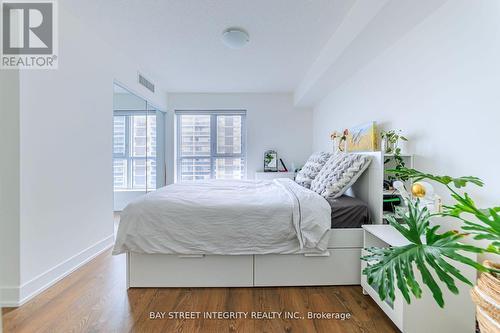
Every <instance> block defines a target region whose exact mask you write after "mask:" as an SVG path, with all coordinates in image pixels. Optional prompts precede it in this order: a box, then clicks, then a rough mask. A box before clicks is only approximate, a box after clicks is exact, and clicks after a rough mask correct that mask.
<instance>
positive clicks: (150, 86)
mask: <svg viewBox="0 0 500 333" xmlns="http://www.w3.org/2000/svg"><path fill="white" fill-rule="evenodd" d="M139 83H140V84H141V85H142V86H144V87H145V88H146V89H147V90H149V91H151V92H152V93H154V92H155V85H154V84H153V82H151V81H149V80H148V79H146V78H145V77H144V76H143V75H142V74H141V73H139Z"/></svg>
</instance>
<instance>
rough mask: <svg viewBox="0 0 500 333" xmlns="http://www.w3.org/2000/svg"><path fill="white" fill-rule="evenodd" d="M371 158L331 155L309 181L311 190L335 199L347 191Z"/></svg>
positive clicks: (357, 155)
mask: <svg viewBox="0 0 500 333" xmlns="http://www.w3.org/2000/svg"><path fill="white" fill-rule="evenodd" d="M370 162H371V158H370V156H366V155H359V154H345V153H344V154H338V155H335V156H332V157H330V158H329V159H328V161H327V162H326V163H325V166H324V167H323V169H321V171H320V172H319V173H318V175H317V176H316V178H315V179H314V180H313V181H312V182H311V190H313V191H314V192H316V193H318V194H320V195H321V196H323V197H324V198H325V199H335V198H338V197H340V196H341V195H342V194H344V192H345V191H347V190H348V189H349V188H350V187H351V186H352V184H354V183H355V182H356V180H357V179H358V178H359V176H361V175H362V174H363V172H364V171H365V170H366V168H368V165H370Z"/></svg>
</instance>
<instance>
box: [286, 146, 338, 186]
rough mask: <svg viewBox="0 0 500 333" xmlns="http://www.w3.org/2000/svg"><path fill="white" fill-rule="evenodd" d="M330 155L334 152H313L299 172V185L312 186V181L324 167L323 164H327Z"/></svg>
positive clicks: (296, 178)
mask: <svg viewBox="0 0 500 333" xmlns="http://www.w3.org/2000/svg"><path fill="white" fill-rule="evenodd" d="M330 156H332V154H330V153H327V152H323V151H320V152H317V153H314V154H312V155H311V156H310V157H309V159H308V160H307V162H306V164H304V166H303V167H302V169H301V170H300V171H299V172H298V173H297V176H296V177H295V182H297V184H299V185H302V186H304V187H305V188H310V187H311V182H312V181H313V179H314V178H315V177H316V175H317V174H318V172H319V171H320V170H321V168H323V165H325V163H326V161H328V159H329V158H330Z"/></svg>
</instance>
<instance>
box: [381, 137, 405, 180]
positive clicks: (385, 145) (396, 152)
mask: <svg viewBox="0 0 500 333" xmlns="http://www.w3.org/2000/svg"><path fill="white" fill-rule="evenodd" d="M401 133H402V131H401V130H398V129H395V130H389V131H382V132H381V133H380V136H381V138H382V150H383V151H384V153H385V154H387V155H393V156H392V158H393V159H394V162H395V166H394V169H395V170H400V169H403V168H404V167H406V163H405V161H404V159H403V157H401V148H400V147H399V142H400V141H408V139H407V138H406V137H405V136H403V135H402V134H401ZM390 161H391V158H390V157H388V158H386V159H385V161H384V164H387V163H388V162H390ZM397 179H400V180H402V181H406V180H408V178H406V177H405V176H404V175H402V174H400V173H399V172H395V173H394V176H392V175H391V176H389V180H390V181H394V180H397Z"/></svg>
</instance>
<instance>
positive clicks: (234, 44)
mask: <svg viewBox="0 0 500 333" xmlns="http://www.w3.org/2000/svg"><path fill="white" fill-rule="evenodd" d="M222 41H223V42H224V44H226V46H227V47H230V48H232V49H241V48H242V47H243V46H245V45H246V44H247V43H248V42H249V41H250V36H249V35H248V33H247V32H246V31H245V30H243V29H240V28H228V29H226V30H224V31H223V32H222Z"/></svg>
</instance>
